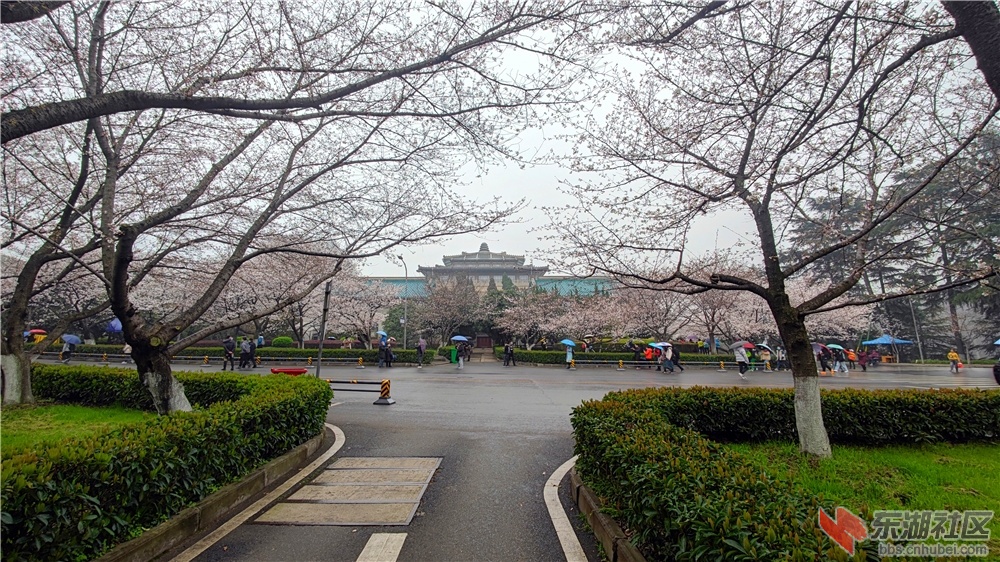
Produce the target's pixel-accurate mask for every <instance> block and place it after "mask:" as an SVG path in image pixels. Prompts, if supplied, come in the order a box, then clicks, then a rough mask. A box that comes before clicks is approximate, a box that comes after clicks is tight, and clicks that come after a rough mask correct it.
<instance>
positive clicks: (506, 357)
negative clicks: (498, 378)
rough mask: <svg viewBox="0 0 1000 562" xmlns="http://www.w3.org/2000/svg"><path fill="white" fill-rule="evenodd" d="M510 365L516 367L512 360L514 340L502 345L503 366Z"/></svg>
mask: <svg viewBox="0 0 1000 562" xmlns="http://www.w3.org/2000/svg"><path fill="white" fill-rule="evenodd" d="M511 365H513V366H515V367H517V363H516V362H515V361H514V342H507V343H506V344H504V346H503V366H504V367H510V366H511Z"/></svg>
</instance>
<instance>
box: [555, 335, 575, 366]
mask: <svg viewBox="0 0 1000 562" xmlns="http://www.w3.org/2000/svg"><path fill="white" fill-rule="evenodd" d="M559 343H561V344H563V345H565V346H566V368H567V369H569V368H570V366H571V365H572V364H573V347H575V346H576V342H574V341H573V340H570V339H566V340H562V341H561V342H559Z"/></svg>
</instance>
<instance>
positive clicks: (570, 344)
mask: <svg viewBox="0 0 1000 562" xmlns="http://www.w3.org/2000/svg"><path fill="white" fill-rule="evenodd" d="M559 343H561V344H563V345H568V346H570V347H576V342H575V341H573V340H562V341H561V342H559Z"/></svg>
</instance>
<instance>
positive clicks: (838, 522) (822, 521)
mask: <svg viewBox="0 0 1000 562" xmlns="http://www.w3.org/2000/svg"><path fill="white" fill-rule="evenodd" d="M836 516H837V518H836V519H832V518H830V516H829V515H827V514H826V512H825V511H823V508H822V507H821V508H819V526H820V528H821V529H823V532H824V533H826V534H827V536H828V537H830V538H831V539H833V542H835V543H837V545H838V546H839V547H840V548H843V549H844V550H845V551H846V552H847V553H848V554H850V555H852V556H853V555H854V541H863V540H865V539H867V538H868V527H866V526H865V520H864V519H862V518H860V517H858V516H857V515H854V514H853V513H851V512H850V511H848V510H846V509H844V508H843V507H838V508H837V511H836Z"/></svg>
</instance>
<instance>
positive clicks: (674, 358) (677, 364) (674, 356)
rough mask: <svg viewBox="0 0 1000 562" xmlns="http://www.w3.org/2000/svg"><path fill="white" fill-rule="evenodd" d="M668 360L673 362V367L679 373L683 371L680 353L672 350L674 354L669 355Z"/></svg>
mask: <svg viewBox="0 0 1000 562" xmlns="http://www.w3.org/2000/svg"><path fill="white" fill-rule="evenodd" d="M670 360H671V361H673V363H674V367H677V368H678V369H680V370H681V371H683V370H684V365H681V352H679V351H677V350H674V352H673V353H672V354H671V355H670Z"/></svg>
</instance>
